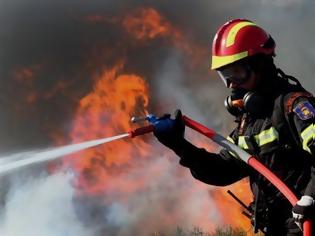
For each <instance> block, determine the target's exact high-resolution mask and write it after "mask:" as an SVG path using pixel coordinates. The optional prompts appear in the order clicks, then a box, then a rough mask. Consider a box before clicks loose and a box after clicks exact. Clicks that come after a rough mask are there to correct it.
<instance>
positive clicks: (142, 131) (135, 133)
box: [128, 125, 155, 138]
mask: <svg viewBox="0 0 315 236" xmlns="http://www.w3.org/2000/svg"><path fill="white" fill-rule="evenodd" d="M154 130H155V127H154V125H148V126H144V127H140V128H137V129H134V130H130V131H129V132H128V133H129V137H130V138H134V137H136V136H139V135H143V134H147V133H151V132H153V131H154Z"/></svg>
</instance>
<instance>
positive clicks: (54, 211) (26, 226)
mask: <svg viewBox="0 0 315 236" xmlns="http://www.w3.org/2000/svg"><path fill="white" fill-rule="evenodd" d="M70 181H71V175H70V174H61V173H59V174H56V175H52V176H49V177H47V176H42V177H41V178H38V179H28V180H25V179H16V180H15V181H14V182H13V183H12V184H13V185H12V186H11V190H10V191H9V193H8V195H7V202H6V205H5V208H4V209H3V210H4V211H2V215H1V217H2V220H1V223H0V234H1V235H5V236H22V235H34V236H41V235H45V236H56V235H58V236H59V235H60V236H61V235H78V236H87V235H94V232H93V231H94V229H87V228H86V227H83V225H82V224H81V222H80V221H79V220H78V218H77V216H76V214H75V210H74V205H73V198H74V189H73V188H72V186H71V184H70Z"/></svg>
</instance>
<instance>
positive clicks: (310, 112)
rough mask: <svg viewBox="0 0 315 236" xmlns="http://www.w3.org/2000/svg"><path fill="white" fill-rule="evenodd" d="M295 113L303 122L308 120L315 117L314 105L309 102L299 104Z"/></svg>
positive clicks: (294, 109) (295, 108)
mask: <svg viewBox="0 0 315 236" xmlns="http://www.w3.org/2000/svg"><path fill="white" fill-rule="evenodd" d="M293 111H294V112H295V114H297V115H298V117H299V118H300V119H301V120H308V119H310V118H313V117H315V109H314V107H313V106H312V104H311V103H310V102H308V101H302V102H299V103H298V104H297V105H296V106H295V107H294V108H293Z"/></svg>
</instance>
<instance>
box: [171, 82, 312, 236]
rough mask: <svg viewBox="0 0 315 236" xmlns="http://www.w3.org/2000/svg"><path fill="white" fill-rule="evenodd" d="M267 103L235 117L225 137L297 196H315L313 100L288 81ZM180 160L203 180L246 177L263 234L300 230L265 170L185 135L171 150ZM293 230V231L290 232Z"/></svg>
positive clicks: (215, 182) (223, 182) (228, 180)
mask: <svg viewBox="0 0 315 236" xmlns="http://www.w3.org/2000/svg"><path fill="white" fill-rule="evenodd" d="M268 96H269V97H266V100H269V101H271V102H269V103H266V106H269V108H270V109H265V110H266V111H265V112H264V113H262V114H251V113H250V112H244V113H243V114H242V115H241V116H239V117H237V119H236V123H237V126H236V128H235V129H234V130H233V131H232V132H231V134H230V135H229V136H228V139H229V140H230V141H231V142H233V143H234V144H236V145H238V146H239V147H241V148H242V149H244V150H246V151H247V152H248V153H250V154H252V155H254V156H256V157H257V158H258V159H259V161H260V162H262V163H263V164H264V165H265V166H267V167H268V168H269V169H270V170H271V171H272V172H274V173H275V174H276V175H277V176H278V177H279V178H280V179H281V180H283V181H284V182H285V183H286V184H287V185H288V187H289V188H290V189H291V190H292V191H293V192H294V193H295V194H296V196H297V197H298V198H299V197H301V196H302V195H309V196H312V197H313V198H314V199H315V159H314V155H313V154H314V151H315V126H314V124H315V109H314V107H315V100H314V97H313V96H312V95H311V94H310V93H309V92H307V91H305V90H304V89H303V88H302V87H301V86H298V85H292V84H290V83H288V82H285V83H282V85H281V86H280V87H279V88H277V90H276V91H274V93H273V94H268ZM174 151H175V152H176V153H177V154H178V155H179V156H180V157H181V159H180V163H181V164H182V165H183V166H185V167H188V168H190V170H191V173H192V175H193V176H194V177H195V178H196V179H198V180H200V181H202V182H205V183H207V184H211V185H217V186H226V185H229V184H232V183H234V182H236V181H238V180H240V179H242V178H244V177H249V181H250V185H251V190H252V192H253V195H254V203H255V204H253V205H254V209H253V210H254V211H255V213H256V214H257V215H256V216H255V217H256V220H257V221H260V222H256V224H260V225H261V226H259V227H260V228H262V227H263V228H264V227H266V228H267V230H266V232H267V235H286V234H287V233H288V232H289V231H290V229H289V230H288V228H293V229H292V230H293V231H292V232H293V233H294V232H296V233H297V234H296V235H299V233H298V231H299V230H298V229H297V227H296V226H295V224H294V223H293V221H292V219H291V215H292V213H291V209H292V206H290V203H289V202H288V201H287V200H286V199H285V198H284V196H282V194H281V193H280V192H279V191H278V190H277V189H276V188H275V187H273V186H272V185H271V184H270V183H269V182H268V181H267V180H266V179H265V178H264V177H263V176H261V175H260V174H258V173H257V172H256V171H254V170H252V169H251V168H250V167H249V166H247V165H246V164H245V163H243V162H242V161H241V160H238V159H237V157H236V156H234V155H233V153H229V152H228V151H227V150H224V149H223V150H221V151H220V153H218V154H215V153H209V152H207V151H206V150H205V149H203V148H198V147H196V146H194V145H192V144H191V143H189V142H188V141H186V140H184V141H183V142H182V145H180V148H177V150H174ZM293 235H295V234H293Z"/></svg>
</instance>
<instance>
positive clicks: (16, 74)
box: [0, 0, 315, 236]
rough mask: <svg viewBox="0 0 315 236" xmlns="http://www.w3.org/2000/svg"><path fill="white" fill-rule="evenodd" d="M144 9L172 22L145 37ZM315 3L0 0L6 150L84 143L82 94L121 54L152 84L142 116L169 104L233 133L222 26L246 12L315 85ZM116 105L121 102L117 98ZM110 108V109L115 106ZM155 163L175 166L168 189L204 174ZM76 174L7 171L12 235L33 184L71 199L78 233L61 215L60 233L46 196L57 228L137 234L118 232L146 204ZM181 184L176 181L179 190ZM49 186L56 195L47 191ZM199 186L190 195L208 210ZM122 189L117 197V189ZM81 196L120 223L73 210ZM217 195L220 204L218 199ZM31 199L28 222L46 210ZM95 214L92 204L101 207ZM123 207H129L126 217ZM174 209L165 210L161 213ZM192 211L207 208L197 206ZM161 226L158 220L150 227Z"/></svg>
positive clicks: (5, 218) (125, 66) (287, 65)
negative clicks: (94, 194) (219, 43)
mask: <svg viewBox="0 0 315 236" xmlns="http://www.w3.org/2000/svg"><path fill="white" fill-rule="evenodd" d="M143 9H145V10H148V9H151V10H152V9H154V10H153V12H155V13H157V14H158V15H159V16H160V17H161V18H159V19H160V23H161V25H162V26H163V27H164V28H167V29H168V30H165V29H163V30H165V31H163V30H161V31H158V32H154V31H150V29H149V30H148V32H142V33H143V35H142V36H141V35H140V36H139V34H140V33H141V32H140V33H139V32H138V35H136V34H135V32H137V28H132V26H131V28H128V27H129V26H128V23H130V22H131V23H132V22H136V23H135V24H141V23H139V22H137V21H132V20H133V19H137V18H139V17H140V18H141V17H145V14H144V13H143ZM314 10H315V3H314V2H313V1H311V0H259V1H258V0H255V1H251V0H223V1H214V0H207V1H206V0H194V1H189V0H173V1H163V0H162V1H156V0H155V1H153V0H151V1H149V0H148V1H143V0H129V1H126V0H123V1H113V0H103V1H101V0H90V1H83V0H69V1H60V0H56V1H48V0H44V1H43V0H41V1H40V0H23V1H22V0H0V108H1V109H0V140H1V142H0V154H1V155H0V156H5V155H6V154H8V153H15V152H19V151H25V150H29V149H39V148H44V147H51V146H56V145H60V144H67V143H68V142H72V141H74V140H75V139H74V138H73V136H74V133H75V132H74V130H75V129H74V127H75V124H77V120H78V119H79V118H78V117H81V116H82V114H83V113H84V111H85V110H84V108H82V107H81V108H79V107H80V106H81V104H82V101H83V99H84V98H86V100H88V99H87V98H90V97H91V96H89V95H90V94H91V93H92V92H93V91H95V90H96V88H97V86H98V81H101V78H103V77H104V76H105V77H106V73H107V72H106V71H108V70H110V69H112V68H115V67H117V64H121V66H120V67H119V66H118V67H119V69H117V70H118V72H117V75H126V74H127V75H131V74H132V75H135V76H137V78H138V77H139V78H141V80H143V81H144V82H143V83H144V84H145V87H146V88H147V90H146V89H144V90H145V91H147V92H148V94H149V95H148V97H149V101H148V104H145V105H143V104H144V103H145V102H143V101H142V102H140V103H141V104H142V105H141V104H140V105H139V106H135V112H134V113H135V114H137V113H139V114H141V113H142V110H143V109H145V110H147V111H148V112H152V113H155V114H164V113H172V112H173V111H174V110H175V109H176V108H180V109H182V111H183V113H184V114H187V115H189V116H191V117H192V118H194V119H196V120H198V121H201V122H203V123H204V124H206V125H208V126H209V127H212V128H214V129H215V130H217V131H219V132H220V133H222V134H223V135H227V134H228V133H229V131H230V130H231V128H232V127H233V125H234V124H233V118H232V117H231V116H230V115H229V114H228V113H227V111H226V110H225V108H224V106H223V100H224V98H225V97H226V96H227V95H228V92H229V91H228V90H227V89H226V88H225V87H224V85H223V83H221V81H220V80H219V79H218V76H217V75H216V73H214V72H211V71H210V70H209V67H210V58H211V43H212V39H213V37H214V34H215V32H216V30H217V29H218V27H220V26H221V25H222V24H223V23H225V22H226V21H228V20H230V19H233V18H247V19H250V20H252V21H254V22H255V23H257V24H258V25H260V26H261V27H263V28H264V29H265V30H266V31H267V32H268V33H270V34H271V35H272V37H273V38H274V40H275V42H276V54H277V55H276V58H275V63H276V65H277V66H279V67H280V68H281V69H283V70H284V71H285V72H286V73H287V74H290V75H293V76H295V77H297V78H298V79H299V80H300V82H301V83H302V84H303V85H304V87H305V88H306V89H307V90H309V91H310V92H313V93H314V92H315V86H314V85H315V80H314V78H313V73H314V68H315V45H314V43H313V42H314V37H315V32H314V31H315V29H314V27H313V22H314V20H315V16H314V14H313V12H314ZM155 13H154V14H155ZM150 33H151V35H150ZM122 79H123V78H122ZM135 80H137V79H135ZM113 81H114V80H113ZM111 90H115V87H111ZM106 92H109V91H106V90H105V92H104V93H106ZM112 97H114V96H112ZM124 99H126V100H127V96H126V98H125V97H123V98H121V102H120V103H121V104H124V101H123V100H124ZM142 99H144V100H145V99H146V97H143V98H142ZM116 100H119V99H116ZM138 102H139V101H138ZM106 106H108V107H109V106H111V102H109V103H106ZM121 106H123V105H121ZM102 109H104V110H106V107H102ZM108 110H110V109H108ZM115 111H116V110H115ZM131 113H132V112H131ZM131 113H130V114H129V115H132V114H131ZM117 117H118V116H117ZM115 119H116V116H115ZM118 119H119V118H118ZM124 119H126V117H124ZM111 122H112V123H111V126H115V127H116V126H118V129H117V130H116V131H117V132H118V131H119V132H120V131H121V132H122V131H123V129H121V127H124V126H122V125H116V124H114V123H115V122H116V121H115V120H113V119H112V120H111ZM116 123H117V124H118V123H119V122H118V120H117V122H116ZM87 125H89V124H88V123H87ZM119 127H120V128H119ZM86 137H88V136H86ZM145 142H147V143H149V144H151V145H153V146H154V147H156V149H158V150H159V151H157V152H156V153H154V156H163V155H165V154H164V153H165V152H166V151H165V150H164V149H163V148H161V147H159V146H158V144H157V143H156V142H155V141H154V140H151V139H149V138H148V139H147V140H145ZM198 142H199V141H198ZM200 142H204V141H200ZM152 143H153V144H152ZM156 149H155V150H156ZM160 149H161V150H162V151H160ZM161 153H162V154H161ZM128 163H129V162H128ZM144 163H146V167H147V168H148V169H150V168H153V167H152V165H153V163H154V164H156V163H157V165H158V166H161V167H164V168H165V169H166V170H168V171H174V172H176V175H175V174H174V175H170V176H169V175H168V174H165V175H161V176H160V178H158V180H157V181H156V182H154V183H155V185H156V186H157V188H162V189H163V191H162V192H163V193H167V192H168V190H167V187H165V186H164V187H163V183H164V182H165V179H167V178H172V179H175V180H174V182H173V185H174V186H177V185H179V186H186V185H189V184H190V185H195V184H196V182H193V180H191V178H192V177H191V176H189V175H188V174H187V176H185V181H186V182H187V183H186V184H185V183H183V182H182V181H183V180H181V179H180V178H178V175H180V174H179V173H177V171H178V170H177V169H175V170H174V168H175V165H177V164H176V163H173V162H172V161H171V164H172V165H174V166H170V165H169V162H168V161H166V162H165V160H164V161H163V160H161V158H155V159H154V160H153V161H152V162H150V161H148V162H147V161H144ZM177 168H179V167H177ZM118 169H119V168H118ZM136 170H138V168H134V169H132V171H131V172H128V173H129V174H130V175H128V174H124V175H120V174H119V175H118V176H116V177H119V178H129V177H130V176H135V175H136V173H135V171H136ZM140 173H141V174H139V176H141V177H142V178H149V177H147V175H148V173H146V172H143V171H141V172H140ZM71 178H73V176H72V174H71V173H70V177H69V173H59V172H58V173H57V174H51V173H47V171H46V166H45V165H43V166H36V167H34V168H29V169H27V170H23V171H21V173H14V174H12V175H9V176H4V177H2V178H1V182H2V186H3V187H2V189H1V191H0V194H1V202H2V206H3V209H5V210H4V211H3V212H4V213H3V214H2V216H1V219H2V223H1V224H2V225H3V227H2V229H3V230H4V231H3V232H4V233H2V234H1V235H17V236H18V235H21V232H23V231H20V232H13V231H12V227H13V226H12V225H14V224H16V222H15V218H16V217H18V216H19V215H20V214H21V212H18V211H16V209H17V207H18V206H19V204H22V205H23V204H24V203H25V201H29V200H28V196H32V194H35V195H36V196H38V202H41V201H47V202H46V204H49V205H50V204H56V209H62V208H63V207H62V204H60V202H59V201H62V202H64V203H65V206H66V207H65V209H64V211H62V212H64V217H62V218H61V219H64V218H68V219H69V221H67V224H70V225H73V226H74V227H73V231H71V232H67V233H65V234H63V233H62V232H63V231H66V230H65V229H64V228H63V226H62V224H61V226H60V229H59V228H58V230H56V231H53V230H51V229H49V227H48V228H47V227H46V225H49V221H50V220H51V221H53V222H56V219H54V217H53V216H52V215H51V214H50V212H51V209H53V208H52V206H50V207H47V208H46V207H45V204H43V205H41V204H37V205H36V204H35V205H36V207H35V205H34V206H32V207H34V209H38V211H39V212H41V213H40V214H39V215H42V216H43V217H42V219H47V222H48V223H47V222H43V223H41V224H40V225H41V227H42V228H43V229H41V230H44V231H45V232H47V233H46V235H58V236H59V235H79V234H77V232H78V231H80V232H81V235H82V236H89V235H98V234H101V233H104V230H109V231H110V232H111V233H112V234H113V235H126V232H125V231H119V230H117V228H121V227H119V226H120V225H129V228H127V229H129V230H134V231H133V232H138V230H139V228H138V227H137V226H138V225H139V222H140V221H141V220H143V219H144V218H145V215H146V214H148V213H146V212H145V211H139V212H138V215H141V217H140V216H139V217H138V218H133V217H131V216H130V215H129V213H128V211H126V205H123V204H122V202H123V200H121V201H122V202H121V201H118V202H115V203H114V202H111V203H110V204H108V203H106V204H105V203H104V202H103V201H100V200H99V198H97V199H95V198H88V200H86V198H85V197H82V198H80V200H78V197H77V195H76V189H74V188H73V185H72V184H71V180H69V179H71ZM149 179H150V178H149ZM21 180H25V181H26V182H25V183H24V182H23V181H21ZM150 180H151V179H150ZM152 181H153V180H152ZM185 181H184V182H185ZM188 183H189V184H188ZM24 185H25V186H26V187H25V186H24ZM173 185H172V186H169V187H170V188H173ZM21 186H23V188H22V187H21ZM48 186H54V187H55V188H56V189H57V190H58V191H60V192H62V193H63V194H59V195H58V194H56V195H54V191H52V192H50V191H48V190H46V189H50V190H51V188H49V187H48ZM26 188H27V190H26ZM186 188H188V187H187V186H186ZM53 189H54V188H53ZM199 189H202V190H200V193H199V194H200V195H201V198H202V199H206V195H207V189H206V187H203V186H202V187H200V188H199V187H198V188H196V189H195V190H196V191H197V190H199ZM185 191H186V190H185V188H184V187H183V189H180V190H179V191H177V192H176V193H175V194H174V195H172V197H170V198H167V199H166V198H165V194H161V196H159V195H158V194H157V192H158V191H156V190H155V189H153V190H152V189H151V191H145V193H146V195H144V196H151V197H152V198H153V199H155V200H156V201H157V202H159V203H161V202H163V203H169V202H171V201H176V200H178V198H179V196H180V195H181V194H182V193H183V192H185ZM45 192H47V193H50V194H48V195H45V194H41V193H45ZM197 192H198V191H197ZM135 196H136V195H131V198H130V199H131V200H130V202H128V203H129V204H128V207H129V208H133V207H136V206H137V204H139V203H138V202H140V204H144V202H145V203H146V204H148V200H147V198H144V199H143V200H137V199H136V197H135ZM196 196H198V197H199V195H196ZM196 196H195V197H194V196H189V197H187V198H188V199H189V200H190V202H191V205H197V206H196V208H197V209H199V208H198V207H200V206H198V201H197V197H196ZM30 198H31V197H30ZM112 198H114V196H111V197H110V198H109V199H112ZM73 199H75V200H73ZM82 199H83V200H82ZM81 201H83V202H84V203H85V205H84V204H83V205H84V206H85V208H84V209H89V210H91V209H93V210H94V209H95V208H97V207H100V206H103V207H104V208H106V210H104V212H106V213H104V212H103V211H101V213H99V212H98V214H100V215H105V216H106V217H105V218H106V219H107V220H108V222H110V223H108V224H106V225H107V226H106V227H109V228H110V229H108V228H106V227H105V228H106V229H104V227H103V228H102V227H101V226H100V223H99V222H97V221H96V220H95V217H93V216H90V217H83V218H82V213H80V212H81V211H80V210H78V209H77V208H73V206H74V205H76V206H77V205H79V204H78V202H80V203H81ZM73 202H75V203H73ZM205 202H206V200H205ZM181 204H184V203H183V202H181ZM205 204H206V203H205ZM207 204H210V205H211V204H213V201H212V200H210V201H209V203H207ZM29 207H30V208H29V209H30V210H29V211H28V210H26V211H24V212H25V219H26V218H27V219H29V221H27V224H26V225H31V224H32V222H34V221H38V220H39V219H38V218H36V217H35V216H34V217H35V218H33V217H29V216H30V214H31V213H30V212H31V211H32V210H31V209H32V207H31V206H29ZM74 209H75V210H74ZM156 210H157V208H156ZM186 210H187V211H189V208H187V209H186V208H185V211H186ZM216 211H218V212H219V209H216V210H214V212H216ZM93 212H94V211H92V210H91V215H93V214H94V213H93ZM108 212H109V213H108ZM114 213H115V214H114ZM117 213H120V214H121V215H120V216H119V217H117ZM165 214H166V213H165V212H162V213H161V216H164V215H165ZM149 215H150V214H149ZM193 215H194V217H195V218H198V217H200V216H199V215H198V214H197V213H196V214H193ZM214 215H215V217H213V216H209V217H210V218H211V219H212V220H213V221H215V224H219V223H220V221H222V219H223V218H224V217H223V216H220V213H216V214H214ZM44 216H45V217H44ZM87 218H88V219H87ZM96 218H97V219H102V217H96ZM214 218H216V220H214ZM221 218H222V219H221ZM178 221H179V222H181V223H183V222H185V223H186V221H185V220H183V219H179V218H178ZM91 222H92V223H91ZM95 222H96V223H95ZM57 224H58V220H57ZM115 224H116V225H118V226H117V227H116V228H115V227H113V225H114V226H115ZM162 226H163V225H162ZM162 226H161V225H159V224H156V225H154V224H153V226H152V227H148V230H153V229H154V227H162ZM10 227H11V228H10ZM25 227H26V229H27V230H32V229H28V228H27V226H25V225H21V228H22V229H24V228H25ZM163 227H164V226H163ZM39 228H40V227H39ZM109 231H107V232H109ZM0 232H1V231H0ZM9 232H10V233H9ZM30 232H31V231H30ZM148 232H149V231H148ZM32 233H33V235H36V233H35V232H32Z"/></svg>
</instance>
